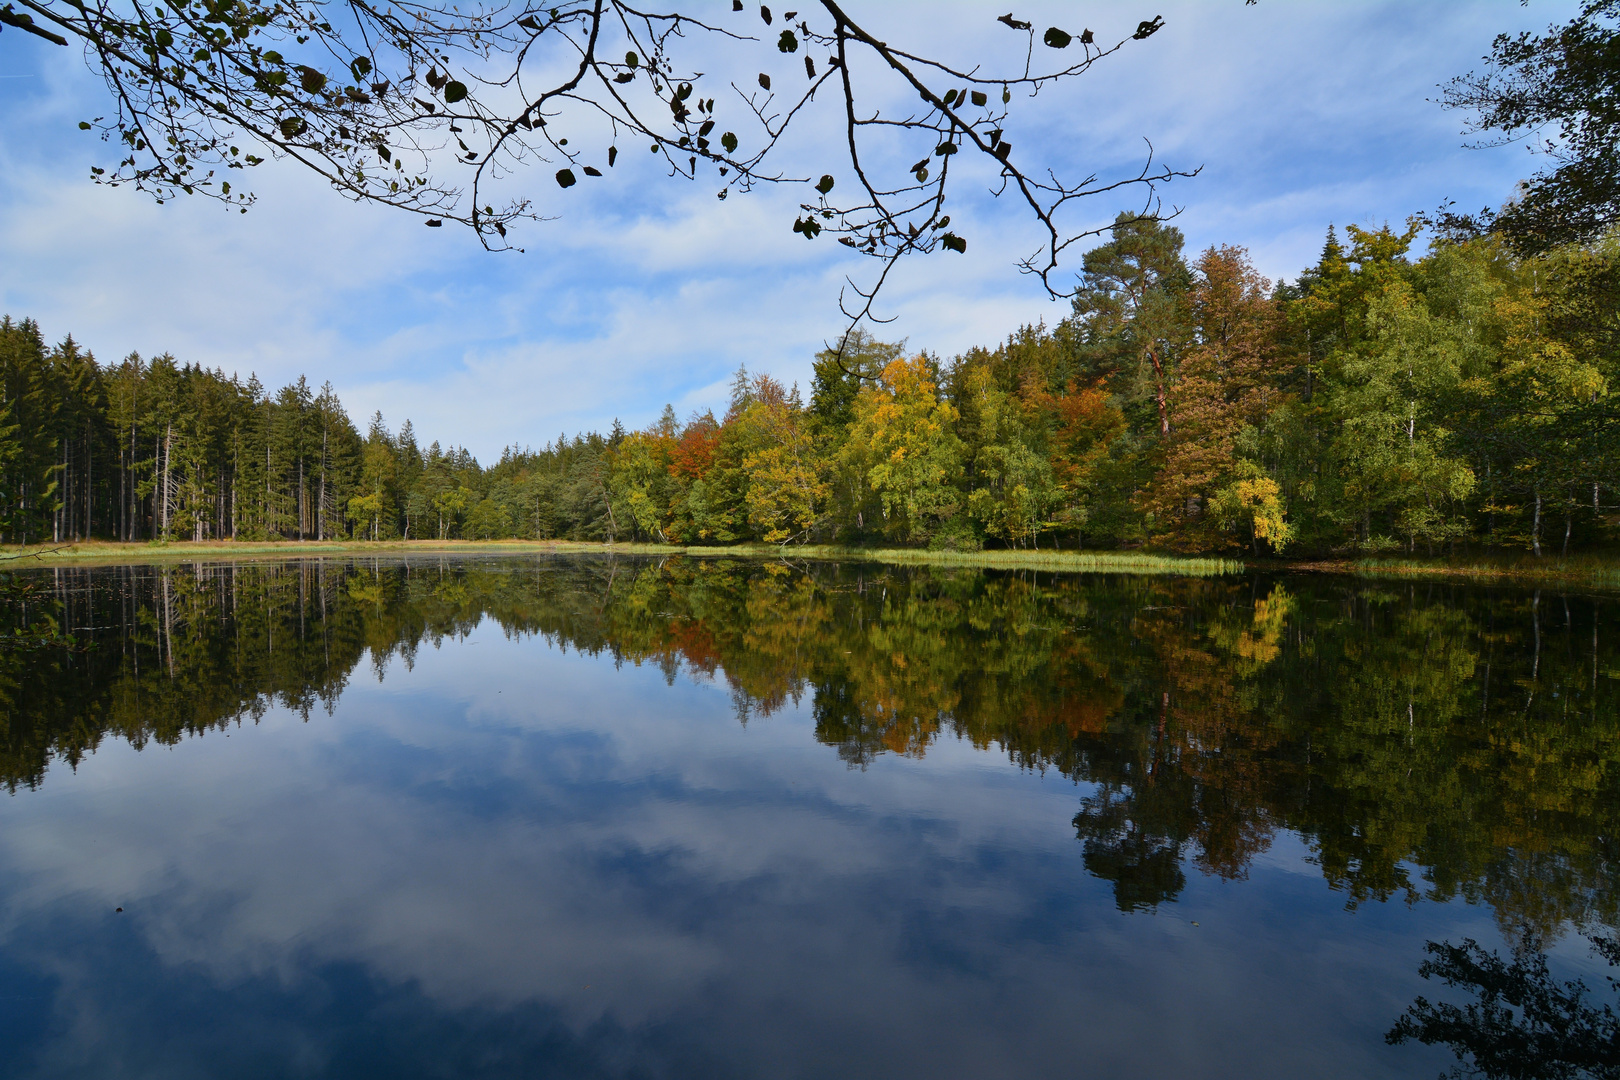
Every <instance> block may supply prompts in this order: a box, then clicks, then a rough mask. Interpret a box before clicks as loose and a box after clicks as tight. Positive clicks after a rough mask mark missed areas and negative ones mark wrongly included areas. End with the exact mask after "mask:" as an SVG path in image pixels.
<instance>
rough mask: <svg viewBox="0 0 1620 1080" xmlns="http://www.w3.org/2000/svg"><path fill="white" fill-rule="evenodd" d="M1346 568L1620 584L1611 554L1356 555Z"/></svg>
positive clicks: (1393, 574)
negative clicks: (1411, 557)
mask: <svg viewBox="0 0 1620 1080" xmlns="http://www.w3.org/2000/svg"><path fill="white" fill-rule="evenodd" d="M1348 569H1349V570H1350V572H1351V573H1354V574H1356V575H1358V576H1360V577H1370V578H1464V579H1467V580H1472V581H1497V582H1513V583H1523V584H1527V585H1533V584H1537V583H1543V582H1545V583H1549V584H1560V585H1595V586H1599V587H1603V588H1620V558H1617V557H1616V556H1615V555H1612V554H1609V555H1569V556H1551V555H1549V556H1544V557H1542V558H1539V559H1538V558H1536V557H1535V556H1533V555H1528V554H1526V555H1485V556H1474V557H1463V558H1461V559H1457V558H1452V559H1400V558H1396V559H1389V558H1367V559H1357V560H1355V561H1354V562H1352V563H1350V564H1349V567H1348Z"/></svg>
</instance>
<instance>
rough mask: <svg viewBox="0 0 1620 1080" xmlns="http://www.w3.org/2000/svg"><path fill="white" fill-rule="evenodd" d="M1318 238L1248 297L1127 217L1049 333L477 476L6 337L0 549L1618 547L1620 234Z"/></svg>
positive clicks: (187, 378) (1158, 228)
mask: <svg viewBox="0 0 1620 1080" xmlns="http://www.w3.org/2000/svg"><path fill="white" fill-rule="evenodd" d="M1420 234H1421V225H1420V224H1419V223H1418V222H1416V221H1415V220H1414V222H1412V223H1409V224H1408V225H1407V226H1406V227H1404V228H1401V229H1395V228H1391V227H1389V226H1387V225H1386V226H1385V227H1383V228H1379V229H1362V228H1358V227H1355V226H1350V227H1348V228H1347V229H1346V230H1345V235H1344V236H1342V237H1341V236H1339V234H1338V233H1337V231H1336V230H1334V229H1332V228H1330V229H1329V230H1328V233H1327V239H1326V241H1325V243H1324V245H1323V248H1322V253H1321V256H1320V259H1319V261H1318V262H1317V264H1316V265H1315V266H1312V267H1310V268H1308V269H1306V270H1305V271H1304V272H1302V273H1301V274H1300V275H1299V277H1298V278H1297V279H1296V280H1295V281H1292V282H1278V283H1275V284H1273V283H1271V282H1269V281H1267V280H1266V279H1265V278H1263V277H1262V276H1261V275H1260V274H1259V273H1258V272H1257V271H1256V269H1255V268H1254V266H1253V265H1252V263H1251V261H1250V258H1249V256H1248V254H1247V252H1245V251H1244V250H1243V249H1242V248H1238V247H1227V246H1220V247H1213V248H1210V249H1209V250H1207V251H1204V252H1202V253H1189V252H1187V251H1186V250H1184V244H1183V238H1182V235H1181V233H1180V232H1179V231H1178V230H1177V229H1175V228H1174V227H1173V226H1171V225H1167V224H1164V223H1162V222H1158V221H1153V220H1145V219H1137V218H1133V217H1131V216H1129V215H1121V217H1120V218H1119V219H1118V220H1117V222H1116V223H1115V226H1114V228H1113V230H1112V233H1111V236H1110V238H1109V239H1108V240H1107V242H1105V243H1102V244H1101V245H1100V246H1098V247H1096V248H1094V249H1093V250H1091V251H1090V252H1088V253H1087V254H1086V256H1085V261H1084V270H1083V273H1082V276H1081V283H1080V284H1081V287H1080V289H1079V292H1078V293H1077V295H1076V297H1075V299H1074V301H1073V305H1072V310H1071V312H1070V313H1069V314H1068V315H1067V317H1065V318H1063V319H1062V320H1061V321H1059V322H1058V323H1057V324H1056V325H1055V326H1051V327H1048V326H1045V325H1038V326H1025V327H1022V328H1020V329H1018V330H1017V332H1015V333H1013V334H1011V335H1010V336H1009V337H1008V338H1007V339H1006V340H1005V341H1004V342H1002V343H1000V344H998V345H995V346H987V347H983V348H975V349H972V350H970V351H968V352H966V353H964V354H962V355H959V356H956V357H953V358H950V359H948V360H947V359H944V358H941V357H938V356H935V355H932V354H930V353H928V352H926V351H923V352H914V351H910V350H908V349H907V348H906V347H905V346H904V345H901V344H889V343H884V342H881V341H877V340H874V339H872V338H871V337H869V336H865V335H861V334H855V335H851V336H850V337H849V338H847V339H846V341H845V343H844V348H843V350H842V351H841V352H838V351H835V350H827V351H825V352H823V353H822V354H820V355H819V356H818V358H817V359H816V363H815V376H814V381H813V383H812V385H811V386H810V387H809V388H808V391H807V392H805V391H801V389H800V388H799V387H797V386H794V387H792V388H788V387H784V386H783V385H782V384H781V383H780V382H778V381H777V380H775V379H773V378H772V377H770V376H768V375H750V374H749V373H748V372H747V371H746V370H740V371H739V372H738V373H737V376H736V379H735V381H734V385H733V389H732V395H731V403H730V407H729V409H727V411H726V412H725V414H724V415H723V416H716V415H714V414H713V413H712V412H705V413H702V414H700V415H693V416H690V417H686V418H681V417H679V416H677V415H676V414H675V412H674V411H673V409H671V408H666V409H665V411H664V414H663V416H662V418H661V419H660V420H659V421H658V422H657V423H655V424H654V425H652V426H651V427H648V428H646V429H645V430H640V431H631V432H626V431H624V430H622V429H621V427H620V426H619V425H618V424H617V423H616V424H615V426H614V428H613V430H612V431H611V432H609V433H607V434H601V433H595V432H593V433H588V434H579V435H576V436H574V437H572V438H568V437H566V436H560V437H558V438H557V439H556V440H555V441H554V442H551V443H549V444H547V445H545V446H543V447H542V448H541V449H539V450H534V449H530V448H524V449H518V448H517V447H515V446H514V447H511V448H508V449H507V450H506V451H505V452H504V453H503V454H502V456H501V458H500V460H499V461H497V462H495V463H494V464H492V465H487V466H486V465H482V464H480V463H479V462H478V461H477V460H475V459H474V458H473V456H472V455H471V454H469V453H468V452H467V451H466V450H464V449H458V448H455V447H450V448H446V447H443V446H441V445H440V444H439V443H438V442H436V441H435V442H430V443H429V444H428V445H426V446H423V445H422V444H421V437H419V436H418V435H417V434H416V432H415V431H414V430H413V428H412V425H411V424H410V423H409V421H406V422H405V423H403V424H401V425H400V426H399V428H398V429H397V430H392V429H391V428H390V427H389V425H388V424H387V423H386V422H385V419H384V417H382V416H381V415H380V414H373V415H372V416H371V417H370V419H369V420H365V421H363V422H362V423H361V424H359V425H357V424H356V422H355V421H354V420H353V419H352V418H351V417H350V416H349V414H348V413H347V412H346V410H345V408H344V406H343V404H342V403H341V402H340V401H339V400H338V398H337V395H336V393H335V392H334V391H333V389H332V387H331V384H330V383H325V384H324V385H322V387H321V389H319V390H315V389H313V388H312V386H311V385H310V383H309V381H308V380H307V379H305V378H300V379H299V380H298V381H297V382H296V383H293V384H292V385H289V386H286V387H283V388H282V389H280V390H279V391H274V392H272V391H271V390H269V389H268V388H267V387H264V386H263V385H261V384H260V383H259V381H258V380H257V378H254V377H249V378H248V379H247V380H246V381H243V380H242V379H241V378H239V377H237V376H236V375H231V376H227V375H226V374H224V373H223V372H222V371H220V370H218V369H210V368H209V367H208V366H207V364H206V358H187V359H185V360H184V361H182V360H179V359H176V358H174V357H171V356H168V355H163V356H158V357H155V358H152V359H143V358H142V357H140V356H139V355H136V354H131V355H130V356H128V357H126V358H124V359H123V360H120V361H117V362H114V363H107V364H103V363H100V362H98V361H97V360H96V359H95V358H94V357H93V356H91V355H90V354H89V353H87V352H85V351H84V350H83V349H82V348H81V347H80V346H79V345H77V344H76V343H75V342H74V340H73V339H72V338H71V337H68V338H66V339H65V340H63V341H62V342H61V344H59V345H56V346H54V347H53V346H49V345H47V343H46V340H45V338H44V337H43V335H42V332H41V330H40V329H39V327H38V326H36V325H35V324H34V323H33V322H31V321H28V320H27V319H23V320H21V321H17V320H14V319H12V318H10V317H7V318H6V319H5V320H4V322H3V323H0V392H3V394H4V404H3V412H0V536H3V539H4V540H5V541H7V542H10V543H37V542H46V541H55V542H64V541H70V540H80V539H86V538H108V539H117V540H124V541H142V540H162V539H176V540H207V539H223V538H234V539H243V540H268V539H278V538H279V539H305V540H330V539H335V538H352V539H367V540H397V539H405V540H414V539H451V538H464V539H497V538H504V537H519V538H530V539H550V538H566V539H575V540H616V541H630V540H636V541H643V542H647V541H650V542H664V543H678V544H703V543H714V544H725V543H736V542H743V541H755V540H760V541H766V542H773V543H792V542H800V541H810V540H815V541H819V542H840V543H857V544H859V543H889V544H906V545H918V546H930V547H935V548H956V549H971V548H977V547H980V546H989V547H1009V548H1024V547H1028V548H1052V547H1055V548H1060V549H1065V550H1067V549H1073V548H1087V549H1090V548H1118V547H1146V548H1150V549H1158V550H1168V551H1185V552H1192V551H1222V550H1232V551H1242V552H1248V553H1253V554H1261V555H1266V554H1284V555H1310V554H1320V553H1328V552H1356V553H1377V552H1382V551H1397V550H1399V551H1407V552H1414V553H1420V554H1421V553H1434V554H1438V553H1440V552H1456V551H1460V550H1480V549H1502V550H1520V551H1523V550H1528V551H1533V552H1535V553H1536V554H1538V555H1539V554H1544V553H1545V554H1559V553H1569V552H1573V551H1577V550H1581V549H1591V548H1592V547H1594V546H1599V545H1603V544H1605V543H1606V542H1608V541H1609V540H1611V539H1612V538H1613V535H1614V531H1615V528H1616V525H1617V516H1616V513H1615V506H1614V503H1613V499H1614V484H1615V468H1616V457H1617V451H1620V434H1617V431H1616V420H1617V418H1620V417H1617V408H1616V400H1617V399H1616V397H1615V396H1614V395H1613V393H1612V392H1611V390H1612V388H1613V387H1614V386H1615V385H1616V383H1617V380H1620V241H1609V242H1605V243H1600V244H1596V245H1586V246H1576V247H1569V248H1566V249H1560V250H1555V251H1553V252H1551V253H1550V254H1547V255H1544V256H1535V257H1521V256H1518V255H1515V254H1513V253H1512V251H1511V250H1510V249H1509V248H1508V247H1507V246H1505V245H1504V244H1503V243H1502V242H1501V241H1499V240H1497V239H1495V238H1490V237H1487V238H1484V239H1479V238H1473V239H1463V238H1449V237H1446V236H1444V235H1441V236H1439V237H1437V238H1434V239H1431V240H1430V241H1429V242H1428V243H1427V246H1426V249H1424V250H1415V248H1416V246H1417V244H1418V241H1419V237H1420Z"/></svg>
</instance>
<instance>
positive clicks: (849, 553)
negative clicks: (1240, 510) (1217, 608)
mask: <svg viewBox="0 0 1620 1080" xmlns="http://www.w3.org/2000/svg"><path fill="white" fill-rule="evenodd" d="M676 550H681V551H683V552H684V553H685V554H687V555H696V556H726V555H730V556H747V557H756V558H757V557H772V558H778V557H779V558H786V559H831V560H838V561H844V562H875V563H884V564H888V565H893V566H964V567H978V568H981V569H994V570H1050V571H1055V572H1062V573H1068V574H1180V575H1184V576H1189V577H1214V576H1216V575H1220V574H1241V573H1243V570H1244V566H1243V563H1242V562H1240V561H1238V560H1236V559H1188V558H1177V557H1175V556H1168V555H1149V554H1144V553H1140V552H1134V551H1097V552H1089V551H927V550H923V549H919V548H847V547H832V546H830V545H824V544H807V545H804V546H802V547H796V546H789V547H786V548H778V547H775V546H771V545H763V544H761V545H753V544H750V545H747V546H737V547H721V548H702V547H689V548H684V549H676Z"/></svg>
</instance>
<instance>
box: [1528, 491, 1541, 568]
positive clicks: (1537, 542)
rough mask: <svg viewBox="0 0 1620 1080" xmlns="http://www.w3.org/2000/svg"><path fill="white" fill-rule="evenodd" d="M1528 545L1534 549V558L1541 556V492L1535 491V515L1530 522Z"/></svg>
mask: <svg viewBox="0 0 1620 1080" xmlns="http://www.w3.org/2000/svg"><path fill="white" fill-rule="evenodd" d="M1530 546H1531V548H1533V549H1534V550H1535V553H1536V558H1538V559H1539V558H1541V492H1539V491H1538V492H1536V516H1535V520H1534V521H1532V522H1531V523H1530Z"/></svg>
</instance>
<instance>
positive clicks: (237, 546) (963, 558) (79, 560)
mask: <svg viewBox="0 0 1620 1080" xmlns="http://www.w3.org/2000/svg"><path fill="white" fill-rule="evenodd" d="M527 554H555V555H585V554H590V555H604V554H612V555H651V556H662V557H665V558H669V557H672V556H682V555H685V556H690V557H695V558H710V559H712V558H749V559H789V560H800V559H827V560H837V561H851V562H875V563H883V564H886V565H891V566H961V567H977V568H981V569H994V570H1046V571H1050V572H1057V573H1070V574H1180V575H1186V576H1191V577H1211V576H1214V575H1218V574H1240V573H1242V572H1243V570H1244V566H1243V563H1242V562H1241V561H1239V560H1236V559H1220V558H1182V557H1177V556H1167V555H1152V554H1147V553H1144V552H1136V551H1096V552H1084V551H926V550H921V549H915V548H858V547H854V548H852V547H836V546H833V545H829V544H810V545H802V546H799V545H789V546H787V547H781V546H778V545H775V544H739V545H732V546H726V547H680V546H675V545H668V544H602V543H581V542H578V541H567V540H489V541H477V540H448V541H436V540H410V541H403V540H399V541H382V542H379V543H371V542H368V541H329V542H325V543H321V542H313V543H312V542H309V541H303V542H298V541H285V542H282V543H236V542H232V541H228V540H226V541H203V542H200V543H194V542H190V541H178V542H175V543H169V544H151V543H148V544H123V543H114V542H104V541H94V542H89V543H82V544H60V545H55V546H45V545H41V546H36V547H31V548H6V549H3V550H0V566H4V565H8V564H9V566H10V568H13V569H19V570H20V569H25V568H27V567H30V566H64V565H81V566H82V565H91V564H103V565H106V564H115V563H143V562H189V561H194V560H210V561H212V560H234V559H318V558H368V557H375V556H389V557H395V556H406V555H527Z"/></svg>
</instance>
